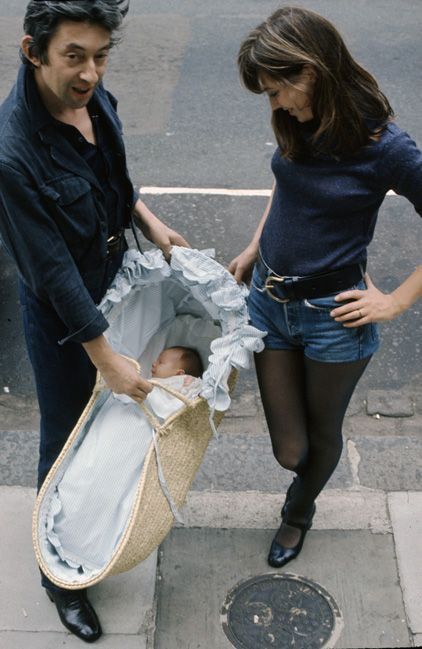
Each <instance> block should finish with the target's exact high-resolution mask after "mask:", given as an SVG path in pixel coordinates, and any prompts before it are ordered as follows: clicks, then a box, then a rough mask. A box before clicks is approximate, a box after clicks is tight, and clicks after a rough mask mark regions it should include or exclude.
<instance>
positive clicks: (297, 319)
mask: <svg viewBox="0 0 422 649" xmlns="http://www.w3.org/2000/svg"><path fill="white" fill-rule="evenodd" d="M352 288H357V289H365V288H366V286H365V283H364V281H363V280H362V281H361V282H359V284H357V285H356V286H351V287H350V289H352ZM335 296H336V293H334V294H332V295H327V296H324V297H319V298H309V299H304V300H291V301H290V302H285V303H284V304H281V303H279V302H276V301H275V300H273V299H272V298H271V297H270V295H269V294H268V293H267V291H266V290H265V288H264V279H263V278H262V277H261V276H260V275H259V273H258V272H257V270H256V268H255V269H254V271H253V275H252V282H251V290H250V294H249V298H248V309H249V317H250V320H251V324H252V325H253V326H254V327H256V328H257V329H261V330H262V331H267V332H268V333H267V336H266V337H265V338H264V343H265V346H266V348H267V349H286V350H300V349H302V350H303V353H304V354H305V356H307V357H308V358H310V359H312V360H315V361H321V362H325V363H343V362H349V361H357V360H360V359H362V358H367V357H368V356H371V355H372V354H373V353H374V352H375V351H376V350H377V349H378V347H379V336H378V327H377V325H376V324H372V323H371V324H366V325H363V326H361V327H352V328H346V327H344V326H343V325H342V324H341V323H340V322H336V321H335V320H334V318H332V317H331V316H330V311H332V309H334V308H335V307H338V306H340V305H341V302H335V300H334V298H335Z"/></svg>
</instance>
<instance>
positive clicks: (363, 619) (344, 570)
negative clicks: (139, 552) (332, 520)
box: [155, 528, 410, 649]
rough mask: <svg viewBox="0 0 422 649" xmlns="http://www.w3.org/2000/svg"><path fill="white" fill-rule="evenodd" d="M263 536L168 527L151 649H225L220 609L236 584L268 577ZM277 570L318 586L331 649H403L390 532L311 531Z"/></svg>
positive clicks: (405, 641)
mask: <svg viewBox="0 0 422 649" xmlns="http://www.w3.org/2000/svg"><path fill="white" fill-rule="evenodd" d="M272 537H273V531H269V530H248V529H237V530H230V529H229V530H221V529H205V528H203V529H189V530H185V529H173V531H172V532H171V534H170V535H169V536H168V537H167V539H166V541H165V542H164V544H163V545H162V554H161V557H160V566H159V571H160V578H159V581H158V586H157V591H158V611H157V626H156V632H155V649H187V648H192V649H193V648H195V649H205V648H206V649H209V647H213V648H214V647H215V648H216V649H226V648H228V647H232V645H231V644H228V643H227V640H226V638H225V635H224V633H223V631H222V629H221V624H220V610H221V606H222V604H223V603H224V601H225V598H226V595H227V593H228V591H229V590H231V589H232V588H233V587H234V586H235V585H236V584H237V583H238V582H239V581H242V580H243V579H247V578H249V577H251V576H254V575H260V574H263V573H267V572H271V569H270V568H269V566H268V565H267V562H266V554H267V551H268V548H269V545H270V542H271V539H272ZM285 572H289V573H292V572H293V573H295V574H298V575H302V576H304V577H305V578H308V579H311V580H313V581H316V582H317V583H319V584H320V585H321V586H323V588H325V589H326V590H327V591H328V592H329V593H330V595H331V596H332V597H333V598H334V600H335V601H336V602H337V604H338V605H339V607H340V610H341V611H342V614H343V617H344V622H345V627H344V631H343V634H342V636H341V637H340V639H339V641H338V643H337V645H336V647H338V648H339V649H346V648H347V649H354V648H362V647H367V648H375V647H408V646H409V643H410V638H409V633H408V629H407V625H406V618H405V612H404V606H403V601H402V596H401V590H400V587H399V584H398V575H397V566H396V563H395V555H394V545H393V539H392V535H391V534H371V532H369V531H348V532H342V531H313V530H312V531H311V532H310V533H309V535H308V538H307V539H306V543H305V545H304V548H303V551H302V553H301V555H300V556H299V557H298V559H296V560H295V561H294V562H292V563H290V564H288V566H286V568H285Z"/></svg>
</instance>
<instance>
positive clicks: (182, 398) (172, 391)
mask: <svg viewBox="0 0 422 649" xmlns="http://www.w3.org/2000/svg"><path fill="white" fill-rule="evenodd" d="M121 356H123V358H126V360H128V361H130V362H131V363H133V364H134V365H135V367H136V369H137V370H138V373H139V374H140V373H141V366H140V364H139V363H138V361H137V360H136V359H135V358H131V357H130V356H125V355H124V354H121ZM146 380H147V381H148V382H149V383H151V385H153V386H154V387H156V388H161V389H162V390H164V391H165V392H168V393H169V394H171V395H172V396H173V397H176V399H179V401H182V402H183V403H184V404H185V406H190V405H191V403H192V401H191V400H190V399H188V398H187V397H186V396H185V395H184V394H182V393H181V392H179V391H178V390H175V389H174V388H170V387H168V386H167V385H162V384H161V383H160V382H159V381H155V380H154V379H146ZM105 387H106V384H105V381H104V379H103V377H102V376H101V374H100V373H98V377H97V383H96V386H95V388H96V389H97V390H103V389H104V388H105Z"/></svg>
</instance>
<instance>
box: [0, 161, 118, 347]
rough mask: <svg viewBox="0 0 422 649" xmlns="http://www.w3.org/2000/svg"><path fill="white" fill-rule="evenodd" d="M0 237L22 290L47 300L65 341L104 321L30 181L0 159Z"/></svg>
mask: <svg viewBox="0 0 422 649" xmlns="http://www.w3.org/2000/svg"><path fill="white" fill-rule="evenodd" d="M0 190H1V195H0V233H1V237H2V239H3V243H4V246H5V247H6V249H7V250H8V252H9V253H10V255H11V256H12V257H13V258H14V260H15V262H16V264H17V267H18V270H19V273H20V275H21V276H22V279H23V281H24V282H25V283H26V284H27V286H28V287H29V288H30V289H31V290H32V291H33V292H34V293H35V295H36V296H37V297H38V298H39V299H41V300H48V302H50V303H51V305H52V306H53V308H54V309H55V311H56V313H57V315H58V316H59V318H60V319H61V320H62V322H63V323H64V324H65V326H66V327H67V329H68V335H67V336H66V337H65V338H64V339H63V340H61V341H58V342H60V343H64V342H66V341H67V340H73V341H75V342H80V343H82V342H87V341H89V340H92V339H93V338H96V337H98V336H99V335H101V334H102V333H103V332H104V331H105V330H106V329H107V327H108V322H107V320H106V319H105V318H104V316H103V315H102V313H101V312H100V311H99V309H98V308H97V306H96V304H95V302H94V300H93V299H92V297H91V295H90V294H89V292H88V290H87V288H86V286H85V284H84V282H83V279H82V277H81V275H80V272H79V270H78V268H77V266H76V263H75V261H74V259H73V257H72V255H71V254H70V251H69V248H68V246H67V244H66V241H65V240H64V238H63V235H62V233H61V232H60V230H59V228H58V227H57V224H56V223H55V221H54V219H53V218H52V217H51V215H50V214H49V212H48V210H47V209H45V205H44V204H43V200H42V198H41V196H40V194H39V192H38V191H37V189H36V188H35V187H34V186H32V185H31V182H30V180H29V179H28V178H27V177H26V176H25V175H24V174H22V173H21V172H19V171H18V170H16V169H15V168H14V167H13V166H10V165H9V164H6V163H4V162H2V161H0Z"/></svg>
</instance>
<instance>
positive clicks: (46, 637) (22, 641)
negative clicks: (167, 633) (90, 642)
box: [0, 631, 148, 649]
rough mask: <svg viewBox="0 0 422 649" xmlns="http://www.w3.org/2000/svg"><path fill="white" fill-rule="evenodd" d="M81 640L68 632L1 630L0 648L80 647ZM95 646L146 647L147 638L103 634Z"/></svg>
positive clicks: (51, 648)
mask: <svg viewBox="0 0 422 649" xmlns="http://www.w3.org/2000/svg"><path fill="white" fill-rule="evenodd" d="M82 646H84V645H83V644H82V641H81V640H79V638H77V637H76V636H74V635H72V634H70V633H22V632H20V631H1V632H0V647H1V649H24V648H28V649H61V648H62V647H63V648H64V649H81V647H82ZM96 646H98V647H101V649H117V647H119V648H120V649H147V647H148V644H147V638H146V637H145V636H140V635H127V634H126V635H103V636H102V637H101V639H100V640H98V641H97V643H96Z"/></svg>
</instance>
